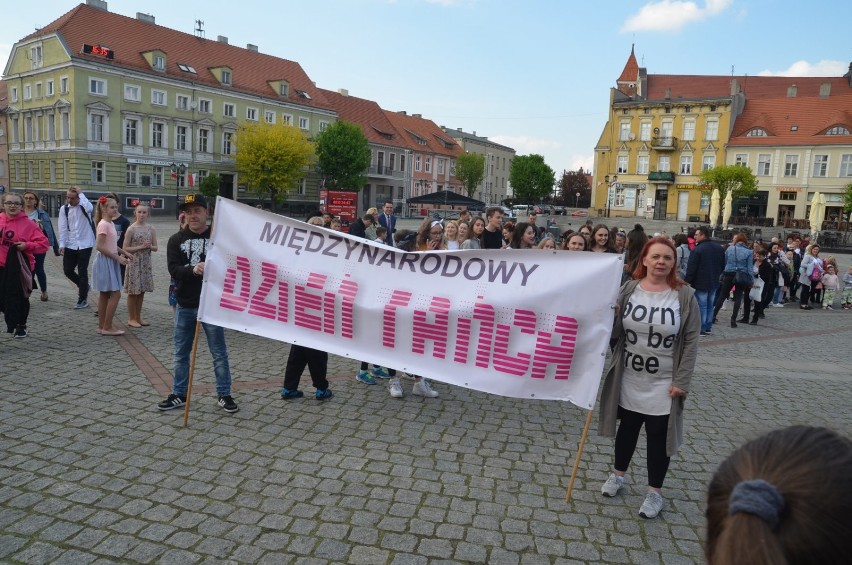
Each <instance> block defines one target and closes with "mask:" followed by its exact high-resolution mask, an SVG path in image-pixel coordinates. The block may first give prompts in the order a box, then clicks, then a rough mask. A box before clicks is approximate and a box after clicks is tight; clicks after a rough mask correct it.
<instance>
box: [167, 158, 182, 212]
mask: <svg viewBox="0 0 852 565" xmlns="http://www.w3.org/2000/svg"><path fill="white" fill-rule="evenodd" d="M169 168H171V170H172V176H173V177H175V214H176V216H177V217H179V216H180V181H179V180H178V176H183V175H184V174H185V173H186V163H172V164H171V165H169Z"/></svg>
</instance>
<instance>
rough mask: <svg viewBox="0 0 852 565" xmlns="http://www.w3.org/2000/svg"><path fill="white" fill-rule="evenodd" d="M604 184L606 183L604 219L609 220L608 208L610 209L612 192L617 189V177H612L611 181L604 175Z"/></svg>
mask: <svg viewBox="0 0 852 565" xmlns="http://www.w3.org/2000/svg"><path fill="white" fill-rule="evenodd" d="M604 182H605V183H606V217H607V218H609V214H610V208H611V207H612V197H613V193H612V191H613V190H616V189H617V188H618V175H612V179H611V180H610V178H609V175H604Z"/></svg>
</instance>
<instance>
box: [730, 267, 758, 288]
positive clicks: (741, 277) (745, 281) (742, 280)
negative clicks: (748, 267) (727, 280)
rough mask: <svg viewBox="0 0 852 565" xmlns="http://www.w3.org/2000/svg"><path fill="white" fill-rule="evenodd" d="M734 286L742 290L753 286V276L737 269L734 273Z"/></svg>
mask: <svg viewBox="0 0 852 565" xmlns="http://www.w3.org/2000/svg"><path fill="white" fill-rule="evenodd" d="M734 284H736V285H737V286H741V287H743V288H746V287H750V286H751V285H753V284H754V275H753V274H751V273H749V272H748V271H744V270H742V269H737V272H736V273H734Z"/></svg>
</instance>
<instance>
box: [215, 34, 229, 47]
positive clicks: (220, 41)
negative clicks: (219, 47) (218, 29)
mask: <svg viewBox="0 0 852 565" xmlns="http://www.w3.org/2000/svg"><path fill="white" fill-rule="evenodd" d="M216 41H218V42H219V43H224V44H225V45H227V44H228V38H227V37H225V36H224V35H220V36H218V37H217V38H216Z"/></svg>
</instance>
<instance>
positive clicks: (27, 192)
mask: <svg viewBox="0 0 852 565" xmlns="http://www.w3.org/2000/svg"><path fill="white" fill-rule="evenodd" d="M27 194H32V195H33V196H35V207H36V208H38V205H39V204H41V198H39V197H38V194H36V193H35V192H33V191H32V190H25V191H23V192H22V193H21V198H22V199H23V197H24V196H26V195H27Z"/></svg>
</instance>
